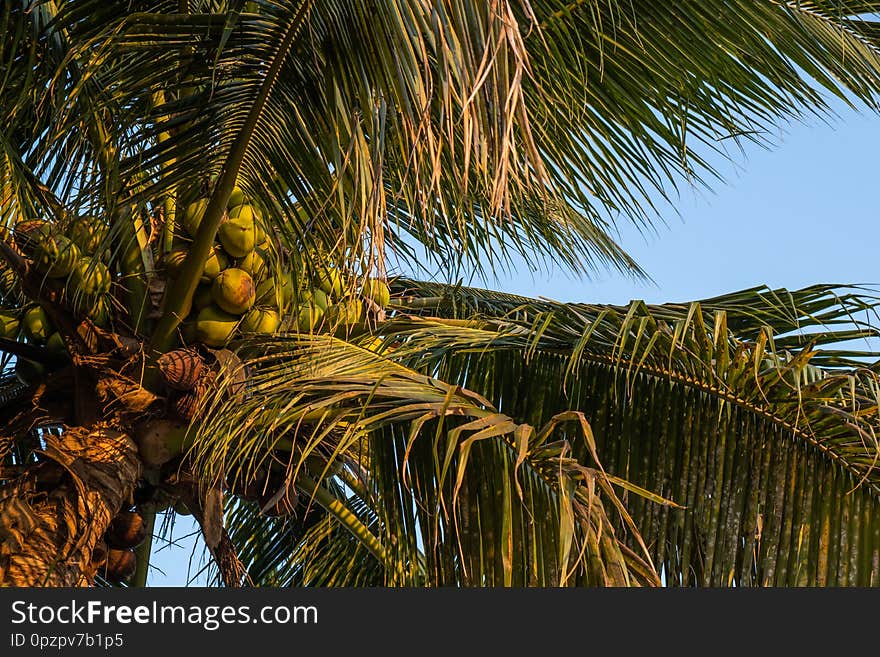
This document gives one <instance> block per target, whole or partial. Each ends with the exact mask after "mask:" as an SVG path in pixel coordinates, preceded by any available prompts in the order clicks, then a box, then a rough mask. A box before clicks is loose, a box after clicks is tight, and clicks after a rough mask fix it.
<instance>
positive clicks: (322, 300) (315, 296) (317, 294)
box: [310, 288, 330, 311]
mask: <svg viewBox="0 0 880 657" xmlns="http://www.w3.org/2000/svg"><path fill="white" fill-rule="evenodd" d="M310 292H311V293H310V296H311V301H312V303H313V304H314V305H315V306H317V307H318V308H320V309H321V310H322V311H323V310H327V308H328V306H329V305H330V298H329V297H328V296H327V293H326V292H324V290H321V289H319V288H314V289H312V290H311V291H310Z"/></svg>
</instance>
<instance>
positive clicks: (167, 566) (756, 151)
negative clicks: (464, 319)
mask: <svg viewBox="0 0 880 657" xmlns="http://www.w3.org/2000/svg"><path fill="white" fill-rule="evenodd" d="M833 107H834V109H835V111H836V112H837V117H836V118H832V119H830V120H829V122H828V123H827V124H824V123H823V122H822V121H821V120H820V119H818V118H810V119H809V120H808V123H807V124H806V125H802V124H792V125H789V126H787V127H786V128H785V129H784V130H783V131H781V132H780V133H778V134H777V135H774V141H775V142H776V147H775V148H773V149H772V150H764V149H762V148H760V147H758V146H747V148H746V150H745V153H743V154H742V155H739V156H736V158H735V162H734V163H733V164H729V163H721V164H720V165H719V169H720V170H721V172H722V174H723V175H724V177H725V181H724V182H723V183H722V182H716V183H714V184H713V186H712V191H711V192H706V191H702V192H699V193H696V192H693V191H689V190H686V189H685V190H684V191H683V192H682V196H681V198H680V199H679V201H678V202H676V204H675V208H676V209H677V211H678V214H676V211H675V210H674V209H672V208H665V209H664V219H665V220H666V223H667V225H666V226H664V225H663V224H660V223H658V225H657V230H656V234H649V235H640V234H639V232H638V231H637V230H635V229H634V228H632V227H627V226H624V225H621V226H620V228H621V238H620V243H621V244H622V245H623V246H624V248H625V249H626V250H627V251H628V252H629V253H630V254H631V255H632V256H633V257H634V258H635V259H636V261H637V262H638V263H639V264H640V265H641V266H642V267H643V268H644V269H645V270H646V271H647V272H648V274H649V275H650V276H651V277H652V278H653V280H654V282H653V283H651V282H645V281H634V280H631V279H629V278H627V277H625V276H623V275H621V274H617V273H613V272H597V273H596V276H595V277H594V279H593V280H572V279H571V278H570V277H568V276H566V275H564V274H562V273H561V272H558V271H556V272H551V274H550V275H546V274H541V275H536V276H534V277H532V276H530V275H529V273H528V271H525V270H523V271H520V272H517V273H516V274H515V275H511V276H507V277H505V278H503V279H501V280H499V281H498V282H497V283H496V284H495V285H494V286H493V287H495V288H496V289H502V290H507V291H510V292H513V293H517V294H523V295H526V296H532V297H537V296H544V297H548V298H551V299H555V300H559V301H588V302H594V303H614V304H621V303H626V302H628V301H630V300H631V299H644V300H645V301H648V302H649V303H650V302H655V303H656V302H666V301H690V300H694V299H700V298H705V297H711V296H716V295H718V294H723V293H726V292H733V291H736V290H740V289H743V288H747V287H752V286H755V285H760V284H767V285H770V286H773V287H788V288H798V287H804V286H807V285H811V284H815V283H841V284H847V283H864V284H880V267H878V262H880V258H878V247H880V223H878V221H877V219H878V200H877V190H878V189H880V182H878V180H877V178H878V171H880V169H878V166H877V161H876V160H875V158H876V157H877V154H878V153H880V117H878V116H876V115H873V114H869V113H867V111H862V112H855V111H852V110H850V109H848V108H847V107H846V106H844V105H843V104H842V103H836V104H834V105H833ZM181 520H183V521H186V520H187V519H185V518H184V519H181ZM190 531H192V527H191V525H190V523H188V522H182V523H179V525H178V530H177V532H176V533H175V538H178V537H181V536H182V535H183V534H184V533H186V532H190ZM157 546H158V544H157ZM154 549H155V548H154ZM192 553H193V542H192V540H185V539H184V540H180V542H179V545H178V546H175V547H167V548H164V549H162V550H160V551H159V552H158V553H156V554H155V556H154V564H155V566H156V567H158V568H160V569H162V570H163V571H165V574H164V575H163V574H162V573H160V572H159V571H158V570H153V571H151V575H150V577H149V580H148V584H151V585H158V586H178V585H184V584H186V581H187V566H188V561H189V559H190V556H191V554H192ZM195 556H196V558H195V560H194V561H193V564H194V566H195V569H198V557H199V556H200V550H199V549H196V555H195ZM193 572H195V571H193Z"/></svg>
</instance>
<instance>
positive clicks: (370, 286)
mask: <svg viewBox="0 0 880 657" xmlns="http://www.w3.org/2000/svg"><path fill="white" fill-rule="evenodd" d="M361 296H363V297H364V298H366V299H370V300H372V301H373V303H375V304H376V305H377V306H379V307H380V308H386V307H387V306H388V304H389V303H391V290H390V289H389V288H388V285H387V284H386V283H385V281H381V280H379V279H378V278H370V279H368V280H367V282H366V283H364V287H363V289H362V290H361Z"/></svg>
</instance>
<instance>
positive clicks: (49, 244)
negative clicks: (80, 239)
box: [32, 235, 80, 278]
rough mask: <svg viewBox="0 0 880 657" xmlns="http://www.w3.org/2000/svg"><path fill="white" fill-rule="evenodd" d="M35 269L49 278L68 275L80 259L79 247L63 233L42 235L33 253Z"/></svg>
mask: <svg viewBox="0 0 880 657" xmlns="http://www.w3.org/2000/svg"><path fill="white" fill-rule="evenodd" d="M32 257H33V261H34V266H35V267H36V268H37V271H39V272H41V273H43V274H45V275H46V276H48V277H49V278H64V277H66V276H69V275H70V273H71V272H72V271H73V269H74V267H76V263H77V262H78V261H79V259H80V253H79V247H77V245H76V244H74V243H73V242H71V241H70V240H69V239H67V238H66V237H65V236H64V235H43V236H42V237H41V238H40V239H39V240H38V241H37V246H36V249H34V253H33V256H32Z"/></svg>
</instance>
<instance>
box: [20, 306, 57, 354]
mask: <svg viewBox="0 0 880 657" xmlns="http://www.w3.org/2000/svg"><path fill="white" fill-rule="evenodd" d="M21 329H22V332H23V333H24V335H25V337H26V338H27V339H28V340H30V341H31V342H36V343H37V344H45V343H46V340H48V339H49V336H50V335H52V333H54V332H55V327H54V326H52V322H51V320H50V319H49V315H47V314H46V311H45V310H43V308H42V306H36V305H34V306H30V307H29V308H27V309H26V310H25V311H24V315H23V316H22V318H21Z"/></svg>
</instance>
